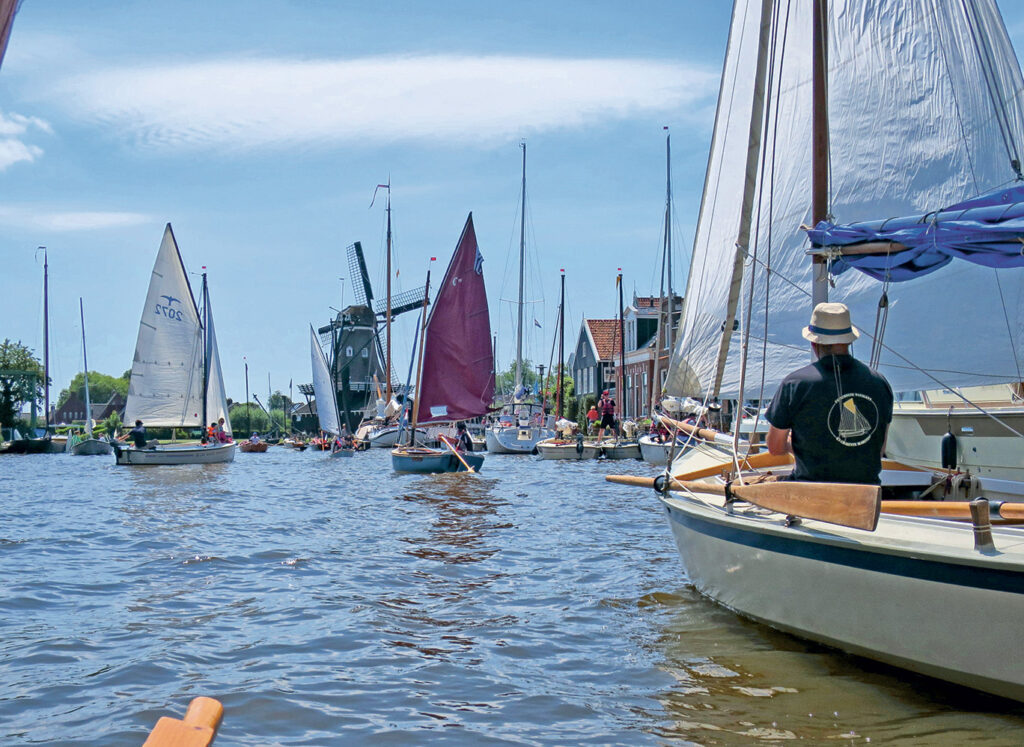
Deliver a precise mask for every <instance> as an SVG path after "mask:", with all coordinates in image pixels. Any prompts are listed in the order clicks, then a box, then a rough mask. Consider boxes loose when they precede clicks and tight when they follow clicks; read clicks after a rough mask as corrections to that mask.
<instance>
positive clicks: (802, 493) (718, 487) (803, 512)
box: [605, 475, 882, 532]
mask: <svg viewBox="0 0 1024 747" xmlns="http://www.w3.org/2000/svg"><path fill="white" fill-rule="evenodd" d="M605 479H606V480H607V481H608V482H615V483H619V484H621V485H636V486H639V487H646V488H654V487H655V479H654V478H651V477H634V476H632V475H608V476H607V477H605ZM669 489H671V490H691V491H693V492H695V493H714V494H715V495H725V494H726V486H725V485H724V484H720V483H711V482H693V481H689V480H682V481H681V480H675V479H673V480H672V481H671V483H670V485H669ZM729 489H730V490H731V492H732V495H733V496H735V497H736V498H739V499H740V500H742V501H746V502H748V503H753V504H755V505H757V506H761V507H762V508H767V509H769V510H770V511H778V512H779V513H782V514H788V515H791V516H802V517H803V518H805V519H815V520H817V521H826V522H828V523H830V524H839V525H841V526H844V527H853V528H854V529H866V530H867V531H869V532H870V531H874V529H875V527H876V526H878V512H879V508H880V506H881V503H882V488H881V487H879V486H878V485H855V484H849V483H833V482H795V481H793V480H782V481H779V482H761V483H753V484H751V485H735V484H733V485H731V486H730V488H729Z"/></svg>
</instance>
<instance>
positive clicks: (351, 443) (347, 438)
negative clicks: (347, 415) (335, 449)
mask: <svg viewBox="0 0 1024 747" xmlns="http://www.w3.org/2000/svg"><path fill="white" fill-rule="evenodd" d="M341 446H342V448H345V449H354V448H355V447H356V439H355V437H354V436H353V435H352V434H351V433H349V432H347V431H346V432H345V435H343V436H342V437H341Z"/></svg>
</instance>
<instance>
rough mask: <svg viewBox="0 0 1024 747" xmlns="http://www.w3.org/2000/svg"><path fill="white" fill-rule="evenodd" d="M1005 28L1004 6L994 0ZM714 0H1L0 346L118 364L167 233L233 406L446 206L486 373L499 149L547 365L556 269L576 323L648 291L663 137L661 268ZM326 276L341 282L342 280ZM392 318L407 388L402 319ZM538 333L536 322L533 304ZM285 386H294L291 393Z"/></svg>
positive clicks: (55, 365)
mask: <svg viewBox="0 0 1024 747" xmlns="http://www.w3.org/2000/svg"><path fill="white" fill-rule="evenodd" d="M1000 7H1001V8H1002V10H1003V12H1004V14H1005V16H1006V19H1005V20H1006V23H1007V26H1008V28H1009V30H1010V33H1011V37H1012V38H1013V39H1014V41H1015V43H1017V44H1018V48H1019V43H1020V41H1021V39H1022V36H1024V34H1022V31H1024V8H1022V7H1020V6H1018V5H1016V4H1013V3H1009V2H1003V3H1000ZM729 15H730V4H729V3H726V2H686V1H683V0H675V1H672V0H666V1H665V2H654V1H650V2H645V1H643V0H641V1H639V2H632V3H622V2H600V1H598V2H594V1H590V2H577V1H573V0H568V1H563V2H559V3H551V2H548V1H545V2H519V3H515V4H508V3H481V2H479V1H475V2H444V1H440V2H435V3H424V2H394V1H392V2H377V3H342V2H331V1H329V0H292V1H291V2H284V1H282V2H264V1H260V0H249V1H247V2H234V1H231V0H221V1H219V2H216V3H210V2H189V1H185V2H176V3H155V2H151V1H147V2H131V1H124V0H122V1H120V2H101V1H96V2H90V3H72V2H50V3H46V2H42V1H41V0H25V1H24V2H23V3H22V7H21V10H20V11H19V13H18V15H17V17H16V19H15V22H14V29H13V33H12V35H11V41H10V45H9V48H8V51H7V56H6V58H5V59H4V62H3V69H2V70H0V194H2V195H3V198H2V200H0V257H2V259H3V265H2V267H3V270H2V274H0V338H4V337H9V338H11V339H14V340H21V341H22V342H23V343H25V344H27V345H29V346H30V347H32V348H33V349H34V350H36V352H37V353H39V354H40V357H41V352H42V292H41V288H42V258H41V256H38V252H37V251H36V247H38V246H41V245H43V246H46V247H48V251H49V264H50V341H51V351H50V354H51V376H52V377H53V381H54V390H53V393H52V397H53V398H56V394H57V392H58V391H59V390H60V389H61V388H62V387H65V386H66V385H67V383H68V382H69V381H70V379H71V377H72V376H73V375H74V374H75V373H76V372H78V371H80V370H81V367H82V366H81V343H80V334H81V327H80V324H79V321H78V298H79V296H82V297H84V299H85V307H86V328H87V335H88V346H89V351H88V352H89V364H90V368H91V369H93V370H97V371H101V372H103V373H108V374H114V375H117V374H120V373H121V372H123V371H125V370H126V369H128V368H130V366H131V359H132V354H133V351H134V345H135V337H136V333H137V329H138V322H139V318H140V315H141V312H142V305H143V302H144V300H145V295H146V288H147V284H148V279H149V274H150V272H151V270H152V266H153V261H154V259H155V257H156V251H157V247H158V246H159V243H160V238H161V235H162V231H163V226H164V224H165V223H167V222H168V221H169V222H171V223H172V225H173V226H174V231H175V235H176V237H177V239H178V242H179V246H180V249H181V253H182V256H183V258H184V260H185V263H186V266H187V268H188V269H189V270H190V271H196V272H198V271H199V270H200V267H201V266H203V265H205V266H206V267H207V268H208V272H209V282H210V287H211V296H212V299H213V302H214V313H215V319H216V324H217V334H218V339H219V342H220V353H221V360H222V363H223V366H224V375H225V379H226V383H227V390H228V396H230V397H232V398H234V399H241V398H244V395H245V380H244V364H243V356H244V357H245V359H246V360H247V361H248V364H249V383H250V389H251V390H253V391H257V392H266V389H267V376H268V374H269V375H270V383H271V386H272V388H273V389H275V390H278V389H280V390H283V391H285V392H287V390H288V382H289V380H294V382H295V383H296V384H298V383H300V382H308V381H309V380H310V378H311V377H310V370H309V366H310V364H309V351H308V333H307V330H308V324H309V323H313V324H314V325H320V324H323V323H325V322H326V321H327V319H328V318H329V317H330V316H331V315H332V314H333V312H332V311H331V310H330V307H332V306H333V307H336V308H341V306H342V303H348V302H350V301H351V300H352V297H353V296H352V287H351V281H350V279H349V277H348V271H347V267H346V258H345V247H346V246H348V245H349V244H350V243H352V242H353V241H361V242H362V245H363V247H364V250H365V251H366V254H367V263H368V266H369V268H370V274H371V279H372V282H373V284H374V287H375V289H376V290H377V292H378V295H380V294H381V293H382V292H383V287H384V270H383V267H384V257H383V247H384V209H383V201H382V200H380V199H378V201H377V202H376V204H374V206H373V207H372V208H370V200H371V197H372V195H373V190H374V187H375V185H377V184H378V183H381V182H386V181H388V179H389V178H390V180H391V184H392V205H393V213H392V218H393V226H394V235H395V253H396V257H395V262H396V266H397V270H398V277H397V278H396V287H397V288H398V289H402V288H404V289H410V288H413V287H416V286H418V285H421V284H422V282H423V276H424V274H425V272H426V269H427V265H428V260H429V258H430V257H431V256H436V257H437V258H438V262H437V263H436V264H435V270H436V273H437V275H440V274H441V273H443V271H444V267H445V265H446V263H447V260H448V258H449V257H450V255H451V252H452V250H453V249H454V246H455V242H456V240H457V239H458V237H459V233H460V231H461V228H462V224H463V222H464V221H465V218H466V215H467V213H469V212H470V211H472V212H473V215H474V221H475V224H476V230H477V236H478V239H479V241H480V245H481V250H482V252H483V254H484V257H485V266H484V268H485V269H484V274H485V278H486V280H487V284H488V294H489V298H490V302H491V322H492V328H493V331H494V332H495V333H496V334H497V335H498V363H499V367H501V368H505V367H507V365H508V364H509V363H510V361H511V360H512V358H513V356H514V345H515V339H514V338H515V328H514V324H513V320H514V309H513V306H512V305H511V304H510V303H507V302H504V301H503V300H502V299H513V298H515V296H516V287H515V278H516V275H517V269H516V265H515V262H516V256H517V253H518V241H519V231H518V224H517V220H518V210H519V190H520V178H521V174H520V169H521V154H520V149H519V142H520V140H521V139H523V138H525V139H526V141H527V147H528V164H527V169H528V175H527V245H528V248H527V255H528V260H529V269H528V272H527V276H528V289H527V297H528V299H530V300H531V301H534V303H531V305H530V306H529V307H528V309H527V311H526V316H527V319H529V320H530V323H529V324H528V329H529V330H530V335H529V336H528V339H527V353H528V355H529V357H531V358H532V359H533V360H534V362H537V363H539V362H543V363H545V364H546V363H547V361H548V358H549V356H550V354H551V348H552V341H553V335H554V334H555V327H556V325H555V319H556V314H557V304H558V274H559V269H560V268H565V271H566V290H567V301H566V311H567V313H566V320H567V325H566V329H567V335H568V336H570V341H569V342H567V345H566V347H567V349H569V348H571V345H572V341H573V340H574V339H575V334H576V332H577V330H578V327H579V324H580V320H581V319H582V318H583V317H584V316H588V317H595V316H596V317H611V316H614V315H615V313H616V312H617V298H616V295H615V293H616V291H615V275H616V273H617V269H618V268H620V267H621V268H622V272H623V274H624V283H625V288H626V291H627V295H628V294H629V293H630V292H631V291H633V290H634V289H635V290H636V291H637V292H638V293H641V294H649V293H651V292H657V289H658V283H659V278H658V273H659V262H660V252H661V243H662V234H663V225H662V221H663V211H664V199H665V141H664V132H663V130H662V127H663V126H669V127H670V130H671V133H672V152H673V164H672V168H673V189H674V193H675V220H674V228H673V242H674V244H675V246H676V252H675V261H676V263H677V265H678V266H679V268H680V271H679V272H678V274H677V276H676V283H677V284H680V285H681V284H682V282H683V280H684V276H685V266H686V264H687V263H688V256H689V246H690V243H691V242H692V240H693V230H694V223H695V221H696V215H697V211H698V208H699V202H700V193H701V188H702V185H703V177H704V167H705V163H706V159H707V152H708V147H709V143H710V137H711V127H712V124H713V116H714V107H715V100H716V97H717V93H718V77H719V71H720V67H721V62H722V57H723V55H724V51H725V44H726V40H727V34H728V24H729ZM341 278H344V280H341ZM411 316H412V315H408V316H406V317H402V318H401V319H400V320H399V323H398V324H397V325H396V332H395V356H396V362H397V365H398V366H399V368H400V371H401V378H403V379H404V378H405V370H406V367H407V366H408V364H409V359H410V349H411V345H412V326H413V324H414V320H411V319H410V318H409V317H411ZM534 318H536V319H538V320H539V321H540V322H541V325H542V327H541V329H537V328H536V327H535V326H534V325H533V324H532V319H534ZM296 396H297V397H298V394H297V393H296Z"/></svg>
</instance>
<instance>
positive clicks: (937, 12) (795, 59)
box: [667, 0, 1024, 398]
mask: <svg viewBox="0 0 1024 747" xmlns="http://www.w3.org/2000/svg"><path fill="white" fill-rule="evenodd" d="M828 5H829V19H828V36H829V39H828V43H829V52H828V67H829V82H828V95H829V105H828V107H829V108H828V116H829V140H830V154H831V167H830V180H831V195H830V208H831V212H832V215H833V216H834V218H835V219H836V220H837V221H839V222H844V223H846V222H852V221H857V220H868V219H877V218H882V217H886V216H893V217H895V216H900V215H908V214H913V213H915V212H921V213H924V212H927V211H931V210H936V209H938V208H941V207H944V206H947V205H950V204H954V203H956V202H959V201H962V200H964V199H967V198H969V197H973V196H976V195H979V194H982V193H985V192H987V191H990V190H992V189H995V188H997V187H999V186H1002V185H1010V184H1012V183H1013V181H1014V180H1015V178H1016V174H1015V172H1014V170H1013V168H1012V167H1011V164H1010V161H1011V158H1020V155H1019V154H1018V153H1017V152H1016V151H1015V148H1016V147H1017V145H1019V144H1021V143H1022V142H1024V137H1022V135H1024V126H1022V125H1024V112H1022V107H1021V100H1020V99H1021V94H1022V92H1024V81H1022V78H1021V73H1020V68H1019V65H1018V63H1017V60H1016V56H1015V55H1014V52H1013V49H1012V47H1011V45H1010V42H1009V39H1008V38H1007V34H1006V30H1005V28H1004V27H1003V24H1002V20H1001V18H1000V17H999V13H998V11H997V9H996V7H995V4H994V2H993V0H977V1H976V2H971V3H947V2H914V3H908V2H902V1H901V0H834V2H830V3H829V4H828ZM762 6H764V7H770V6H771V3H770V2H769V3H763V2H762V0H738V1H737V3H736V5H735V8H734V11H733V20H732V28H731V32H730V39H729V48H728V51H727V59H726V63H725V67H724V70H723V81H722V91H723V92H724V95H723V96H722V97H721V98H720V101H719V109H718V113H717V117H716V125H715V134H714V137H713V141H712V150H711V154H710V157H709V161H708V173H707V178H706V183H705V191H704V201H703V204H702V207H701V214H700V220H699V223H698V227H697V231H696V236H695V240H694V251H693V255H692V263H691V268H690V274H689V279H688V287H687V292H686V304H685V313H684V320H683V324H682V330H681V334H680V339H679V342H678V345H677V347H676V350H675V351H674V354H673V360H672V365H671V370H670V374H669V381H668V384H667V392H668V393H669V394H673V395H677V396H679V395H695V396H700V395H704V394H707V393H708V392H712V393H717V394H720V395H721V396H725V397H728V396H735V395H736V393H737V392H738V390H739V376H740V366H739V365H737V364H738V360H739V352H740V351H739V345H740V341H741V335H742V331H743V328H744V322H745V321H746V320H745V317H744V314H746V313H749V314H750V322H751V323H750V330H751V336H750V347H749V351H748V352H749V362H748V366H747V370H748V372H750V374H749V378H748V381H747V385H746V388H745V394H746V396H747V397H753V398H760V397H768V396H770V395H771V394H772V393H773V392H774V390H775V387H776V386H777V384H778V382H779V381H780V380H781V379H782V378H783V377H784V376H785V375H786V374H787V373H789V372H790V371H792V370H794V369H795V368H797V367H799V366H802V365H805V364H806V363H808V362H809V361H810V352H809V349H808V344H807V343H806V341H804V340H803V339H802V338H801V336H800V331H801V329H802V328H803V327H804V326H805V325H806V324H807V320H808V318H809V316H810V310H811V299H810V289H811V263H810V258H809V257H808V256H807V254H806V251H807V249H808V248H809V242H808V240H807V237H806V235H805V233H804V231H803V230H802V229H801V226H802V225H803V224H806V223H808V222H809V221H810V217H811V216H810V200H811V135H810V133H811V95H810V87H811V51H810V43H811V37H812V33H811V9H812V4H811V3H803V2H784V1H781V0H780V1H779V2H776V3H775V6H776V7H775V12H777V13H778V14H780V17H779V18H778V19H777V21H776V23H775V24H774V28H775V29H777V36H775V37H774V38H773V39H774V42H775V45H776V46H775V47H774V49H775V53H774V55H772V56H771V58H770V59H769V61H768V68H767V69H768V73H767V75H766V76H765V77H764V78H763V81H764V83H765V90H764V111H765V118H764V120H763V128H762V129H763V136H762V139H761V147H760V149H759V153H758V155H759V158H758V159H757V163H756V168H755V169H753V170H752V171H751V170H749V169H748V168H747V161H746V156H747V145H748V143H749V142H751V140H750V135H751V112H752V111H755V110H756V108H757V107H756V104H757V101H758V99H757V98H756V96H755V94H756V92H757V87H756V84H755V83H756V81H755V79H756V78H757V76H756V75H755V74H754V73H755V69H756V63H757V48H758V45H757V43H756V42H757V38H758V33H759V29H760V23H761V12H762ZM751 39H753V41H754V43H751ZM1000 121H1002V122H1003V124H1004V126H1003V128H1000ZM748 176H749V178H751V179H754V180H755V185H754V186H755V189H754V193H753V195H754V200H753V203H752V208H751V211H750V215H749V217H750V220H751V226H750V234H749V235H750V239H749V242H747V245H746V246H745V247H741V250H745V251H746V254H745V256H742V259H743V261H744V266H743V273H742V282H743V287H742V288H741V289H739V293H738V294H736V293H733V294H732V296H730V289H731V287H732V279H733V278H732V275H731V268H732V267H733V264H734V260H735V258H736V256H737V254H736V251H737V250H736V243H737V240H738V238H739V237H740V229H741V221H742V218H743V215H742V212H743V211H742V210H741V200H740V199H739V195H741V194H742V193H743V185H744V182H745V180H746V179H747V178H748ZM755 251H756V260H755V259H753V254H754V252H755ZM769 264H770V266H771V269H772V272H771V274H770V281H769V275H768V273H766V271H765V267H766V266H767V265H769ZM1021 273H1022V270H1020V269H1009V270H999V271H996V270H993V269H989V268H984V267H980V266H977V265H974V264H971V263H966V262H957V261H954V262H952V263H950V264H949V265H947V266H946V267H944V268H942V269H940V270H937V271H936V272H934V273H932V274H930V275H927V276H925V277H922V278H919V279H915V280H911V281H907V282H903V283H898V284H893V285H891V286H890V287H889V288H888V298H889V317H888V322H887V326H886V330H885V335H884V339H883V342H884V345H885V350H884V351H883V353H882V356H881V362H880V371H881V372H882V373H884V374H885V376H886V377H887V378H888V379H889V381H890V383H891V384H892V385H893V388H894V389H895V390H897V391H906V390H913V389H922V388H934V387H936V386H937V383H938V382H940V381H941V382H942V384H945V385H950V386H969V385H977V384H988V383H996V382H1000V381H1013V380H1020V376H1021V368H1020V367H1019V366H1018V360H1017V355H1016V353H1015V350H1014V346H1015V344H1016V342H1015V341H1016V340H1020V339H1022V337H1024V283H1022V282H1021V280H1022V278H1024V276H1022V274H1021ZM751 285H752V286H753V295H752V302H748V294H749V293H750V290H751ZM881 293H882V286H881V284H880V283H878V282H877V281H875V280H874V279H872V278H870V277H868V276H867V275H863V274H861V273H859V272H857V271H847V272H846V273H844V274H843V275H841V276H839V277H838V278H837V279H836V285H835V287H834V288H831V289H830V291H829V296H830V300H834V301H842V302H844V303H846V304H847V305H848V306H849V307H850V309H851V312H852V316H853V321H854V324H855V325H857V327H858V328H859V330H860V331H861V342H859V343H858V344H857V345H856V346H855V351H854V352H855V353H856V354H857V355H858V357H860V358H867V353H868V349H869V348H870V346H871V340H872V338H873V336H874V335H873V332H874V325H875V317H876V309H877V306H878V302H879V298H880V296H881ZM730 297H732V298H733V299H734V300H736V299H738V311H739V313H738V314H737V318H738V320H739V324H738V330H737V332H735V333H733V335H732V340H731V344H730V346H729V352H728V357H727V362H726V364H725V365H724V367H723V371H722V373H721V376H722V382H721V387H720V389H719V391H718V392H713V391H712V390H713V388H714V381H715V378H716V375H717V373H718V370H719V349H720V346H719V342H720V340H721V338H722V335H723V331H724V327H725V326H726V320H727V316H728V313H727V311H728V308H729V302H730ZM980 341H984V342H985V344H984V345H979V344H977V343H978V342H980ZM762 371H763V372H764V390H763V391H762V390H761V372H762Z"/></svg>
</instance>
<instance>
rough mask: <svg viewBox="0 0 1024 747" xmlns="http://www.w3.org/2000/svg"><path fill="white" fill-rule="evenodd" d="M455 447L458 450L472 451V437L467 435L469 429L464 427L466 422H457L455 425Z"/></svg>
mask: <svg viewBox="0 0 1024 747" xmlns="http://www.w3.org/2000/svg"><path fill="white" fill-rule="evenodd" d="M455 434H456V435H455V448H456V449H457V450H459V451H472V450H473V439H471V438H470V437H469V430H468V429H467V428H466V424H465V423H463V422H461V421H460V422H459V423H458V424H457V425H456V426H455Z"/></svg>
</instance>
